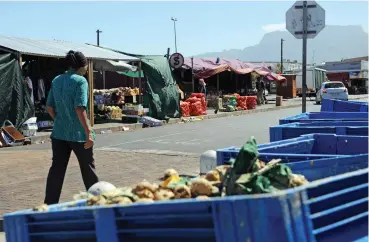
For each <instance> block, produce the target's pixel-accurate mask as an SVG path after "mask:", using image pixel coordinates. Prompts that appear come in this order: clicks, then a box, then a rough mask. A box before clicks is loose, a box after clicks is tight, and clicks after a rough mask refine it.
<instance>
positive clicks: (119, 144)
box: [0, 104, 320, 154]
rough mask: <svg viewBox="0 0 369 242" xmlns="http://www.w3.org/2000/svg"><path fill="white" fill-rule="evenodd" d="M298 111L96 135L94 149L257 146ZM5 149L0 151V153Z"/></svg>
mask: <svg viewBox="0 0 369 242" xmlns="http://www.w3.org/2000/svg"><path fill="white" fill-rule="evenodd" d="M319 110H320V106H316V105H312V104H310V105H308V106H307V111H313V112H317V111H319ZM300 113H301V108H288V109H282V110H276V111H269V112H261V113H254V114H247V115H240V116H232V117H225V118H216V119H210V120H203V121H196V122H193V123H185V124H175V125H166V126H163V127H156V128H146V129H141V130H137V131H134V132H126V133H124V132H120V133H112V134H103V135H98V136H97V140H96V144H95V149H96V150H104V151H132V150H133V151H138V152H151V153H159V154H160V153H178V152H182V153H190V154H201V153H202V152H204V151H206V150H209V149H213V150H216V149H219V148H225V147H230V146H241V145H243V144H244V143H245V141H246V140H247V139H248V138H249V137H250V136H255V138H256V140H257V142H258V143H259V144H261V143H268V142H269V127H270V126H273V125H278V120H279V119H280V118H283V117H287V116H292V115H297V114H300ZM10 149H12V150H15V149H22V150H25V149H27V150H39V149H41V150H43V149H50V144H43V145H32V146H22V147H17V148H10ZM4 150H9V149H1V150H0V154H1V151H4Z"/></svg>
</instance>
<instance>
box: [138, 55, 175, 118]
mask: <svg viewBox="0 0 369 242" xmlns="http://www.w3.org/2000/svg"><path fill="white" fill-rule="evenodd" d="M141 62H142V70H143V72H144V73H145V76H146V79H147V84H146V87H147V88H146V95H148V98H149V104H150V109H151V113H152V117H153V118H157V119H161V120H164V119H169V118H179V117H180V111H179V93H178V89H177V85H176V81H175V79H174V77H173V74H172V70H171V69H170V67H169V62H168V59H167V58H165V57H163V56H143V57H141Z"/></svg>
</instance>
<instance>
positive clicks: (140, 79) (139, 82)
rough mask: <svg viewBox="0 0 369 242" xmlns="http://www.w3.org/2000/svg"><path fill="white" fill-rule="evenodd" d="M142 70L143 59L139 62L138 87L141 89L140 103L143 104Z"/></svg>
mask: <svg viewBox="0 0 369 242" xmlns="http://www.w3.org/2000/svg"><path fill="white" fill-rule="evenodd" d="M141 72H142V63H141V60H140V62H139V63H138V89H139V90H140V95H139V96H138V103H139V104H142V78H141Z"/></svg>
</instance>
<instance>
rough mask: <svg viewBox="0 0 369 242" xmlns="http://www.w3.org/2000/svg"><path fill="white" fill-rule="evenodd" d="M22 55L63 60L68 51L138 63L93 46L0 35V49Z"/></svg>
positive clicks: (126, 56)
mask: <svg viewBox="0 0 369 242" xmlns="http://www.w3.org/2000/svg"><path fill="white" fill-rule="evenodd" d="M1 47H4V48H6V49H10V50H13V51H16V52H19V53H21V54H24V55H33V56H45V57H58V58H64V57H65V55H66V54H67V53H68V51H70V50H74V51H81V52H82V53H83V54H84V55H85V56H86V58H88V59H100V60H123V61H138V60H139V59H138V58H136V57H133V56H128V55H124V54H121V53H117V52H115V51H112V50H108V49H105V48H100V47H97V46H93V45H88V44H81V43H74V42H69V41H59V40H35V39H27V38H18V37H8V36H2V35H0V48H1Z"/></svg>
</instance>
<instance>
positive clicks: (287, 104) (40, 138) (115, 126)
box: [30, 95, 368, 144]
mask: <svg viewBox="0 0 369 242" xmlns="http://www.w3.org/2000/svg"><path fill="white" fill-rule="evenodd" d="M367 98H368V95H355V96H353V95H351V96H350V97H349V99H350V100H358V99H367ZM301 101H302V99H301V98H294V99H284V100H283V106H280V107H276V106H275V96H274V95H272V96H270V97H269V99H268V104H266V105H262V106H257V107H256V109H253V110H244V111H236V112H218V113H217V114H215V113H214V109H208V114H207V115H204V116H197V117H193V118H195V119H196V120H203V119H213V118H223V117H229V116H238V115H245V114H249V113H259V112H268V111H273V110H280V109H285V108H293V107H299V106H301ZM307 102H308V103H309V102H313V103H315V99H314V98H312V99H311V100H310V99H309V98H307ZM187 119H188V118H187ZM185 120H186V119H181V118H175V119H170V120H169V121H168V122H164V124H165V125H168V124H177V123H182V122H183V121H185ZM142 128H143V127H142V124H141V123H134V124H125V123H121V122H119V121H116V122H110V123H105V124H96V125H94V127H93V129H94V131H95V132H96V134H103V133H114V132H121V131H125V132H126V131H134V130H137V129H142ZM50 134H51V131H50V132H38V133H37V135H36V136H34V137H31V138H30V139H31V144H40V143H44V142H47V141H48V140H49V137H50Z"/></svg>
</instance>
